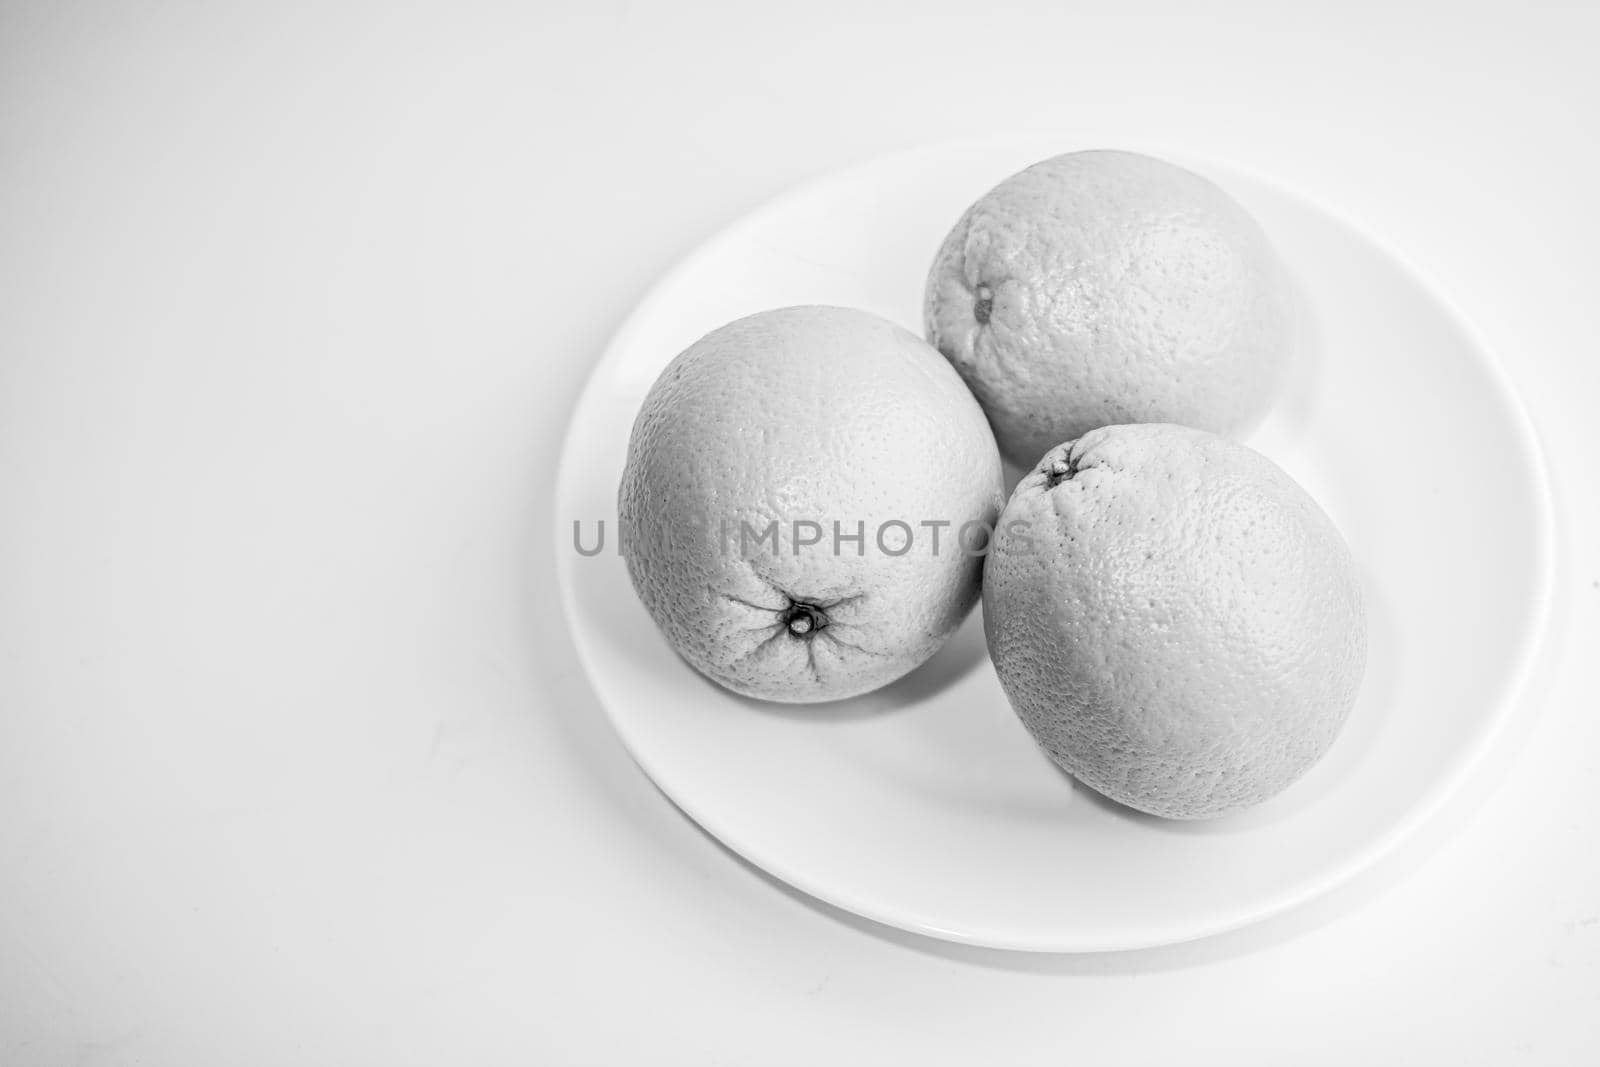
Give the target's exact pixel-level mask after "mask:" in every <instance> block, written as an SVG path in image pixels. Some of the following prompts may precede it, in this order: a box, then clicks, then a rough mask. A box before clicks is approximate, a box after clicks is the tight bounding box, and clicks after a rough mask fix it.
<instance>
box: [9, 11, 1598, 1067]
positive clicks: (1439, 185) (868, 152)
mask: <svg viewBox="0 0 1600 1067" xmlns="http://www.w3.org/2000/svg"><path fill="white" fill-rule="evenodd" d="M1068 7H1069V9H1067V10H1063V9H1062V8H1061V7H1058V6H1057V5H1044V4H1041V5H1038V7H1037V10H1031V11H1030V10H1024V9H1022V8H1020V7H1011V8H1008V7H1004V6H1001V5H979V6H974V5H964V6H962V7H960V8H954V7H951V8H943V9H939V10H935V9H932V8H930V7H929V6H928V5H916V6H915V7H913V6H912V5H906V6H905V7H904V8H903V9H900V8H897V7H891V6H888V5H878V6H876V7H873V8H872V9H870V10H869V11H867V12H865V13H864V12H862V11H859V10H855V9H854V8H853V7H851V6H848V5H836V6H835V5H822V4H813V5H808V6H807V8H806V10H805V11H804V12H798V11H797V12H793V13H790V12H780V11H772V12H769V13H766V14H761V15H757V14H754V13H751V12H748V11H746V10H744V8H742V7H736V6H733V5H728V6H726V7H722V8H717V7H713V6H711V5H702V6H700V7H698V8H697V9H696V10H695V11H693V12H688V11H684V10H666V9H659V10H658V9H654V8H651V7H647V6H644V5H630V4H616V5H612V6H609V7H593V8H585V9H583V11H582V13H579V9H578V7H577V6H576V5H574V6H573V8H572V9H571V10H570V11H567V12H563V11H561V10H558V9H556V8H554V7H552V6H550V5H541V4H523V5H507V6H505V7H504V8H503V9H496V8H491V7H487V6H473V5H451V8H450V10H446V9H445V7H444V6H443V5H440V6H438V7H433V8H423V7H415V6H413V7H410V8H408V10H407V11H405V12H404V13H394V12H383V11H380V10H379V9H377V8H371V9H364V8H361V7H358V6H357V5H353V4H345V5H332V4H322V5H314V6H312V5H308V6H306V7H304V8H285V7H282V6H279V5H258V6H257V7H255V8H246V7H237V8H236V7H233V6H230V5H209V6H201V5H189V4H157V5H152V4H123V5H91V4H81V5H43V4H18V3H14V2H13V3H6V4H4V5H3V7H0V272H3V273H0V294H3V296H0V309H3V312H4V313H3V315H0V1062H4V1063H6V1064H8V1065H9V1064H20V1065H34V1064H97V1065H100V1064H146V1063H148V1064H183V1065H188V1064H197V1065H199V1064H216V1063H228V1064H284V1063H307V1064H330V1063H339V1064H357V1063H359V1064H366V1063H374V1064H378V1063H382V1064H412V1063H415V1064H433V1063H443V1062H451V1063H474V1064H477V1063H484V1064H498V1063H507V1064H510V1063H519V1064H520V1063H539V1064H586V1063H645V1062H647V1063H652V1064H671V1063H683V1064H791V1063H792V1064H813V1063H817V1062H862V1063H876V1062H897V1061H907V1062H910V1061H913V1060H914V1061H915V1062H920V1063H929V1064H933V1063H952V1064H955V1063H962V1064H965V1063H972V1062H986V1063H987V1062H1003V1063H1046V1062H1048V1063H1060V1062H1089V1063H1115V1062H1130V1063H1147V1062H1161V1061H1163V1060H1169V1059H1170V1060H1181V1061H1182V1062H1187V1063H1209V1062H1217V1063H1228V1064H1243V1063H1251V1064H1254V1063H1262V1064H1269V1063H1270V1064H1276V1063H1283V1062H1296V1063H1307V1064H1322V1063H1327V1064H1344V1063H1348V1062H1396V1063H1398V1062H1426V1063H1485V1064H1491V1063H1492V1064H1504V1063H1534V1064H1573V1063H1578V1062H1585V1061H1587V1060H1590V1059H1592V1058H1594V1056H1595V1055H1596V1052H1597V1050H1600V850H1596V849H1595V848H1594V841H1595V840H1596V837H1597V835H1600V717H1597V715H1596V711H1597V710H1600V708H1597V705H1600V661H1596V660H1595V659H1594V658H1593V655H1592V651H1593V649H1594V647H1595V643H1596V638H1597V637H1600V507H1597V504H1596V493H1595V491H1594V483H1593V479H1592V475H1590V474H1589V473H1588V472H1587V469H1586V461H1588V460H1589V459H1590V457H1592V456H1594V455H1595V454H1596V453H1597V452H1600V427H1597V426H1596V424H1595V420H1594V415H1593V411H1594V408H1595V400H1596V393H1597V391H1600V389H1597V385H1596V378H1595V372H1594V370H1593V362H1594V345H1595V336H1596V334H1597V332H1600V330H1597V327H1600V321H1597V318H1600V313H1597V312H1596V310H1595V308H1596V303H1595V296H1594V294H1595V293H1596V292H1597V291H1600V263H1597V260H1596V258H1595V256H1594V251H1593V250H1594V248H1595V246H1596V244H1597V241H1600V226H1597V222H1596V210H1595V208H1594V200H1593V196H1594V194H1593V190H1594V189H1595V188H1596V187H1597V186H1600V144H1597V138H1600V131H1597V128H1596V125H1595V122H1594V115H1595V113H1596V109H1597V104H1600V80H1597V78H1596V76H1595V75H1594V74H1592V73H1589V69H1590V68H1591V67H1592V64H1591V62H1590V51H1591V49H1592V42H1593V40H1594V39H1595V35H1596V33H1597V32H1600V18H1597V16H1596V15H1594V14H1592V13H1582V14H1580V13H1578V12H1577V11H1576V9H1574V11H1571V12H1560V13H1558V12H1545V13H1540V12H1536V11H1529V10H1527V9H1526V8H1524V7H1521V6H1513V5H1509V4H1506V5H1499V6H1498V7H1496V8H1485V7H1481V6H1474V5H1468V4H1451V5H1439V6H1437V7H1431V6H1430V7H1422V6H1417V5H1411V6H1409V7H1407V8H1406V9H1405V10H1396V9H1395V8H1394V7H1392V6H1383V7H1378V6H1374V7H1373V8H1372V10H1371V12H1362V11H1360V10H1356V5H1348V4H1346V5H1337V6H1330V7H1329V8H1327V10H1326V11H1322V12H1313V11H1311V10H1310V9H1306V10H1301V11H1298V12H1295V13H1292V14H1291V13H1287V12H1281V11H1280V10H1279V5H1268V4H1261V5H1256V6H1253V7H1252V6H1245V5H1228V6H1224V5H1214V6H1211V7H1210V8H1209V9H1208V10H1207V11H1206V12H1205V13H1203V14H1201V13H1188V14H1181V15H1180V14H1171V15H1159V16H1152V14H1151V13H1150V12H1149V11H1139V10H1135V9H1134V8H1132V7H1130V5H1128V4H1117V5H1106V6H1105V7H1104V8H1099V9H1090V8H1088V7H1084V6H1082V5H1069V6H1068ZM1175 10H1176V9H1175ZM1052 128H1071V129H1074V130H1080V131H1082V130H1089V131H1103V132H1104V136H1105V139H1106V141H1107V143H1111V142H1112V141H1114V140H1115V139H1117V138H1118V137H1125V138H1126V139H1127V140H1129V141H1151V142H1163V143H1172V144H1178V145H1187V146H1190V147H1191V148H1193V149H1194V150H1195V151H1198V152H1201V153H1207V154H1212V155H1216V156H1220V157H1223V158H1233V159H1237V160H1239V161H1240V162H1242V163H1246V164H1248V165H1252V166H1255V167H1257V168H1258V169H1260V170H1262V171H1264V172H1266V173H1269V174H1272V175H1274V176H1275V177H1277V178H1278V179H1280V180H1282V181H1284V182H1286V183H1288V184H1291V185H1294V186H1297V187H1299V188H1301V189H1303V190H1305V191H1306V192H1308V193H1310V194H1312V195H1313V196H1316V197H1318V198H1320V199H1322V200H1324V201H1326V202H1327V203H1329V204H1330V205H1332V206H1334V207H1336V208H1338V209H1339V210H1342V211H1343V212H1345V213H1347V214H1348V215H1350V216H1351V217H1353V218H1355V219H1357V220H1358V221H1360V222H1361V223H1363V224H1364V225H1366V226H1367V227H1369V228H1371V229H1373V230H1375V231H1377V232H1379V233H1382V234H1385V235H1387V236H1388V237H1389V239H1391V240H1392V241H1393V242H1394V243H1395V244H1396V245H1397V246H1398V247H1399V248H1401V249H1402V250H1403V251H1404V252H1405V253H1406V254H1407V255H1408V256H1409V257H1410V258H1411V259H1412V260H1413V261H1414V262H1415V263H1417V264H1418V265H1419V266H1420V267H1422V268H1423V269H1424V270H1425V271H1427V272H1428V273H1430V274H1432V275H1433V276H1434V277H1435V278H1436V279H1437V280H1438V281H1439V282H1440V284H1441V285H1442V286H1443V288H1444V289H1445V290H1446V291H1447V292H1449V293H1451V294H1452V295H1453V296H1454V297H1455V298H1456V299H1457V300H1458V301H1459V303H1460V304H1461V305H1462V306H1463V307H1464V308H1465V309H1466V310H1467V311H1468V313H1469V314H1471V315H1472V317H1473V318H1474V320H1475V322H1476V324H1477V325H1478V326H1479V327H1480V328H1481V329H1482V330H1483V332H1484V333H1485V334H1486V335H1487V337H1488V339H1489V340H1490V342H1491V343H1492V344H1493V345H1494V346H1495V347H1496V348H1497V349H1498V350H1499V351H1500V353H1501V355H1502V357H1503V358H1504V360H1505V361H1506V363H1507V364H1508V366H1509V368H1510V370H1511V372H1512V374H1513V376H1514V377H1515V378H1516V379H1517V381H1518V382H1519V384H1520V386H1521V389H1522V392H1523V396H1524V399H1525V400H1526V401H1527V403H1528V406H1529V407H1530V409H1531V411H1532V413H1533V415H1534V417H1535V418H1536V420H1538V422H1539V424H1540V426H1541V429H1542V432H1543V435H1544V440H1545V444H1546V446H1547V448H1548V450H1549V452H1550V460H1551V464H1552V467H1553V469H1554V473H1555V476H1556V479H1557V492H1558V494H1559V495H1558V500H1557V506H1558V509H1559V513H1560V518H1561V522H1562V530H1563V533H1562V538H1563V545H1562V547H1563V549H1564V553H1565V554H1564V558H1563V561H1562V567H1561V570H1560V573H1559V576H1558V597H1559V599H1558V602H1557V605H1556V629H1557V631H1558V633H1559V640H1558V642H1556V643H1555V644H1553V645H1552V647H1551V648H1550V650H1549V654H1548V655H1547V657H1546V660H1545V662H1544V664H1543V666H1542V668H1541V672H1540V683H1539V685H1538V686H1537V693H1536V704H1537V714H1536V715H1535V716H1532V717H1530V719H1529V722H1530V725H1529V726H1528V728H1526V729H1524V730H1523V731H1521V732H1520V734H1519V735H1518V736H1517V737H1515V738H1513V739H1512V742H1513V743H1512V744H1509V745H1507V746H1506V750H1505V751H1504V752H1502V753H1501V754H1500V755H1499V758H1498V767H1497V769H1496V771H1495V773H1494V774H1493V775H1491V776H1490V779H1489V783H1490V784H1492V785H1494V786H1496V787H1495V788H1493V789H1492V790H1491V789H1489V788H1487V787H1486V788H1483V789H1482V790H1480V795H1479V796H1477V797H1475V798H1474V799H1473V802H1472V803H1471V804H1468V805H1461V806H1458V810H1457V813H1456V815H1455V817H1454V818H1453V819H1452V820H1450V826H1448V827H1446V828H1445V829H1449V830H1451V831H1452V832H1450V833H1444V832H1443V829H1442V830H1441V832H1440V833H1438V834H1436V835H1435V837H1436V840H1434V841H1433V842H1431V843H1430V846H1429V847H1428V848H1427V849H1425V850H1423V851H1422V852H1420V853H1416V854H1412V855H1411V856H1410V857H1409V858H1408V859H1407V860H1405V861H1404V862H1402V863H1398V864H1393V865H1391V868H1390V869H1388V870H1386V871H1385V872H1383V877H1382V878H1374V879H1369V880H1368V881H1367V883H1365V884H1364V885H1363V886H1361V887H1358V889H1357V890H1355V891H1352V892H1349V893H1346V894H1344V895H1342V896H1341V897H1340V898H1338V899H1336V900H1334V901H1331V902H1329V903H1328V904H1326V905H1324V906H1321V907H1318V908H1316V909H1314V910H1313V911H1311V912H1308V913H1302V914H1300V915H1297V916H1295V917H1293V918H1292V919H1291V920H1286V921H1282V922H1278V923H1275V924H1273V925H1271V926H1269V927H1265V928H1256V929H1254V930H1251V931H1247V932H1245V933H1242V934H1238V935H1230V936H1229V937H1227V938H1224V939H1220V940H1213V941H1208V942H1202V943H1199V944H1195V945H1190V946H1186V947H1181V948H1176V949H1167V950H1159V951H1153V952H1147V953H1140V954H1136V955H1132V956H1110V957H1107V956H1098V957H1034V956H1014V955H1005V954H999V953H990V952H986V951H982V950H976V949H960V948H955V947H952V946H947V945H943V944H940V943H937V942H933V941H927V940H922V939H919V938H916V937H914V936H912V935H903V934H897V933H893V932H890V931H887V930H885V929H883V928H880V927H875V926H872V925H870V924H867V923H864V922H861V921H858V920H854V919H850V918H848V917H845V916H842V915H840V914H838V913H836V912H833V911H830V910H827V909H824V908H822V907H820V906H817V905H814V904H812V903H809V902H807V901H806V900H804V899H802V898H799V897H797V896H795V895H793V894H791V893H790V892H788V891H787V890H784V889H782V888H781V887H779V886H777V885H775V884H773V883H772V882H770V881H768V880H767V879H765V878H763V877H762V876H760V875H758V874H756V873H754V872H753V871H751V870H750V869H749V868H747V867H745V866H743V865H742V864H740V863H739V862H738V861H737V860H735V859H733V858H732V857H731V856H730V855H729V854H727V853H726V852H725V851H723V850H722V849H721V848H719V847H718V846H717V845H716V844H714V843H713V842H711V841H710V840H709V839H708V838H706V837H705V836H704V835H702V834H701V833H699V832H698V831H697V830H696V829H694V827H693V826H692V825H691V824H689V823H688V822H687V821H686V820H685V819H684V818H683V817H682V816H681V815H679V814H678V813H677V812H676V811H675V810H673V809H672V808H671V807H670V806H669V805H668V804H667V803H666V802H665V801H664V800H663V799H662V798H661V797H660V795H659V794H658V793H656V792H655V790H654V789H653V788H652V787H651V786H650V785H649V783H648V782H647V780H646V779H645V778H644V777H643V776H642V775H641V774H640V773H639V772H638V771H637V770H636V769H635V768H634V767H633V765H632V764H631V763H630V762H629V761H628V759H627V757H626V756H625V755H624V754H623V753H622V751H621V748H620V746H619V745H618V743H617V742H616V740H615V739H614V737H613V736H612V735H611V733H610V731H609V729H608V728H607V727H606V725H605V722H604V719H603V717H602V716H601V715H600V714H599V711H598V709H597V707H596V706H595V703H594V699H593V697H592V695H591V694H590V692H589V689H588V686H587V683H586V681H585V680H584V678H583V676H582V675H581V673H580V672H579V671H578V670H577V668H576V665H575V663H574V659H573V655H572V649H571V647H570V644H569V642H568V639H567V637H566V635H565V630H564V624H563V620H562V618H561V615H560V612H559V610H558V609H557V607H556V605H555V603H554V596H553V589H552V588H551V580H552V570H553V562H552V561H553V552H554V549H553V546H552V545H551V544H550V543H549V529H550V525H551V523H550V515H549V501H550V494H551V487H552V479H553V472H554V461H555V454H556V448H557V445H558V443H559V441H560V439H561V435H562V432H563V429H564V421H565V418H566V415H567V413H568V412H569V410H570V408H571V405H572V402H573V400H574V398H575V396H576V393H577V390H578V388H579V387H580V385H581V383H582V381H583V379H584V375H585V374H586V372H587V369H588V366H589V364H590V362H591V361H592V360H593V359H594V358H595V356H596V355H597V354H598V352H599V350H600V349H601V347H602V346H603V344H604V342H605V340H606V338H607V336H608V335H609V333H610V332H611V331H612V330H613V329H614V328H615V326H616V325H617V324H618V323H619V322H620V320H621V318H622V316H623V315H624V314H625V313H626V311H627V310H628V308H629V307H630V306H631V305H632V304H633V302H634V301H636V300H637V299H638V297H639V296H640V295H641V294H642V293H643V291H644V290H645V289H646V288H647V287H648V285H649V284H650V282H651V281H652V280H653V279H654V278H655V277H656V276H657V275H658V274H659V273H660V272H661V271H663V270H664V269H666V268H667V267H668V266H670V265H671V264H672V262H673V261H674V260H675V259H676V258H677V257H678V256H680V255H682V254H683V253H684V252H686V251H687V250H688V249H690V248H691V247H693V246H694V244H696V243H697V242H698V241H699V240H701V239H702V238H704V237H705V236H707V235H708V234H709V233H711V232H713V231H714V230H715V229H716V228H718V227H719V226H720V225H721V224H723V223H724V222H726V221H728V220H729V219H731V218H733V217H735V216H737V215H738V214H740V213H741V212H743V211H744V210H745V209H747V208H749V207H751V206H753V205H755V204H757V203H759V202H760V201H762V200H764V199H765V198H767V197H768V196H770V195H772V194H774V193H776V192H778V191H780V190H782V189H783V188H784V187H786V186H788V185H790V184H792V183H794V182H795V181H797V180H801V179H804V178H806V177H809V176H811V175H814V174H817V173H820V172H823V171H826V170H828V169H831V168H833V167H835V166H837V165H840V164H842V163H846V162H851V161H854V160H857V159H861V158H866V157H869V156H873V155H876V154H879V153H881V152H885V151H890V150H893V149H896V148H901V147H905V146H908V145H912V144H916V143H919V142H924V141H928V140H935V139H941V138H945V137H950V136H961V135H969V134H978V133H983V132H986V131H989V130H993V129H1052ZM1374 387H1375V388H1381V383H1374ZM174 397H177V398H181V399H182V401H183V403H181V404H178V403H174V402H173V398H174ZM156 412H159V413H160V417H159V418H156V417H153V413H156ZM174 412H176V414H174ZM1368 429H1369V432H1372V433H1377V434H1381V433H1383V432H1384V428H1383V427H1382V426H1372V427H1369V428H1368ZM1472 461H1473V460H1472V457H1471V456H1470V455H1468V456H1463V457H1462V462H1463V463H1471V462H1472ZM1362 476H1363V472H1360V471H1352V472H1351V477H1362ZM1494 506H1496V494H1495V487H1494V486H1493V485H1485V486H1484V507H1485V508H1493V507H1494ZM1482 565H1483V566H1484V567H1486V568H1488V567H1493V566H1495V561H1494V560H1484V561H1482ZM1462 581H1463V582H1470V581H1472V575H1471V574H1470V573H1467V574H1463V575H1462Z"/></svg>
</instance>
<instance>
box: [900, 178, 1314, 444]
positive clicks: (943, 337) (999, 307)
mask: <svg viewBox="0 0 1600 1067" xmlns="http://www.w3.org/2000/svg"><path fill="white" fill-rule="evenodd" d="M924 310H925V316H926V327H927V336H928V339H929V341H931V342H932V343H933V345H934V347H936V348H937V349H939V351H940V352H941V353H943V354H944V356H945V357H946V358H947V359H949V360H950V362H951V363H953V364H954V365H955V367H956V369H957V370H959V371H960V372H961V376H962V377H963V378H965V379H966V381H967V384H968V385H969V386H971V387H972V391H973V392H974V393H975V394H976V395H977V397H978V400H979V402H980V403H981V404H982V405H983V408H984V411H985V412H986V413H987V414H988V416H989V421H990V423H991V424H992V425H993V426H994V431H995V435H996V437H997V438H998V439H999V442H1000V450H1001V452H1003V453H1004V454H1005V456H1006V458H1007V459H1009V460H1011V461H1012V462H1013V463H1016V464H1017V465H1019V466H1022V467H1030V466H1032V465H1033V464H1034V462H1035V461H1037V460H1038V458H1039V456H1041V455H1042V454H1043V453H1044V452H1045V450H1046V449H1049V448H1053V447H1054V446H1056V445H1058V444H1060V443H1061V442H1062V441H1067V440H1071V439H1072V438H1075V437H1080V436H1082V435H1083V434H1084V433H1087V432H1088V431H1089V430H1092V429H1094V428H1095V427H1097V426H1109V425H1114V424H1118V423H1130V422H1175V423H1180V424H1182V425H1185V426H1196V427H1199V428H1200V429H1204V430H1211V431H1213V432H1216V433H1223V434H1235V433H1239V432H1241V431H1243V430H1245V429H1247V428H1248V427H1249V426H1250V425H1251V424H1252V423H1253V422H1255V421H1256V420H1257V419H1258V418H1259V417H1260V416H1261V415H1262V414H1264V413H1265V411H1266V409H1267V407H1268V406H1269V404H1270V403H1271V400H1272V398H1273V396H1274V394H1275V393H1276V391H1277V389H1278V383H1279V381H1280V380H1281V378H1282V377H1283V373H1284V367H1285V362H1286V360H1287V358H1288V356H1289V353H1290V345H1291V332H1292V314H1293V307H1292V297H1291V295H1290V287H1289V283H1288V280H1287V277H1286V274H1285V272H1284V269H1283V267H1282V265H1281V263H1280V262H1279V260H1278V257H1277V255H1276V253H1274V251H1273V250H1272V248H1271V246H1270V245H1269V244H1268V243H1267V239H1266V236H1265V235H1264V234H1263V233H1262V232H1261V228H1260V227H1259V226H1258V225H1256V223H1255V221H1254V220H1253V219H1252V218H1251V217H1250V216H1249V215H1248V214H1247V213H1246V212H1245V210H1244V209H1243V208H1242V207H1240V206H1239V205H1238V204H1237V203H1236V202H1235V201H1234V200H1233V199H1232V198H1230V197H1229V196H1228V195H1227V194H1226V193H1224V192H1223V191H1222V190H1221V189H1219V188H1217V187H1216V186H1215V185H1213V184H1212V183H1211V182H1209V181H1207V180H1206V179H1204V178H1202V177H1200V176H1199V175H1197V174H1193V173H1191V172H1189V171H1187V170H1184V169H1182V168H1180V167H1176V166H1173V165H1172V164H1170V163H1165V162H1163V161H1161V160H1159V159H1153V158H1151V157H1150V156H1144V155H1139V154H1137V153H1133V152H1114V151H1093V152H1073V153H1069V154H1067V155H1064V156H1057V157H1055V158H1053V159H1047V160H1045V161H1043V162H1041V163H1036V164H1034V165H1033V166H1031V167H1029V168H1027V169H1026V170H1023V171H1021V172H1019V173H1017V174H1014V175H1012V176H1011V177H1010V178H1007V179H1006V180H1005V181H1003V182H1001V183H1000V184H999V185H998V186H996V187H995V188H994V189H993V190H991V191H990V192H989V193H987V194H986V195H985V196H984V197H983V198H982V199H980V200H979V201H978V202H977V203H975V204H973V205H972V207H971V208H969V209H968V210H967V212H966V214H965V215H963V216H962V217H961V220H960V221H959V222H957V223H956V226H955V228H954V229H953V230H951V231H950V235H949V236H948V237H946V238H945V241H944V245H943V247H941V248H940V250H939V254H938V256H937V257H936V258H935V260H934V263H933V267H932V269H931V271H930V272H929V275H928V283H927V290H926V299H925V307H924ZM984 319H987V321H986V322H985V321H983V320H984Z"/></svg>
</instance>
